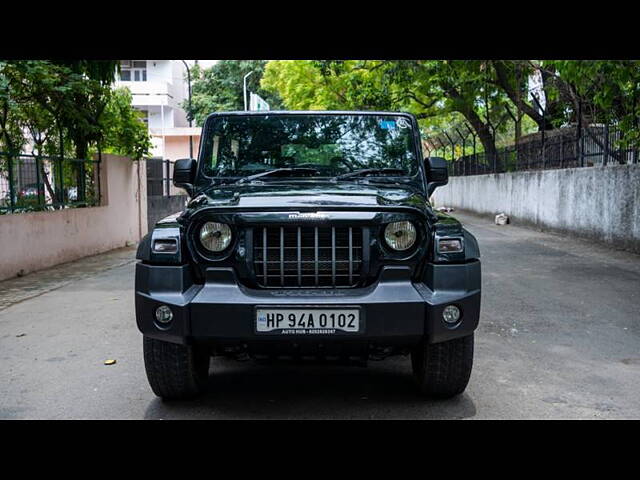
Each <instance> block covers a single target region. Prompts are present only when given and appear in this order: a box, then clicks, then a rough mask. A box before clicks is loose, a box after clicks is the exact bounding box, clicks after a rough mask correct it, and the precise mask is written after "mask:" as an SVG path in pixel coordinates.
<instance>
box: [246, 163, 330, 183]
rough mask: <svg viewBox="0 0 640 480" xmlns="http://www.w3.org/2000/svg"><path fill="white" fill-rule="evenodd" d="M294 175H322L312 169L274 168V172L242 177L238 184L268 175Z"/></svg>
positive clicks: (268, 171) (269, 171)
mask: <svg viewBox="0 0 640 480" xmlns="http://www.w3.org/2000/svg"><path fill="white" fill-rule="evenodd" d="M294 173H311V174H316V175H319V174H320V172H319V171H318V170H317V169H315V168H310V167H292V168H274V169H273V170H267V171H266V172H260V173H256V174H254V175H249V176H247V177H242V178H241V179H240V180H238V181H237V182H236V183H246V182H251V181H252V180H255V179H256V178H260V177H266V176H268V175H274V174H277V175H278V176H280V175H282V176H288V175H290V174H294Z"/></svg>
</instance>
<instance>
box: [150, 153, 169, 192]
mask: <svg viewBox="0 0 640 480" xmlns="http://www.w3.org/2000/svg"><path fill="white" fill-rule="evenodd" d="M174 163H175V162H173V161H171V160H164V159H162V158H156V157H154V158H149V159H147V196H150V197H170V196H171V193H172V192H171V180H172V175H173V164H174Z"/></svg>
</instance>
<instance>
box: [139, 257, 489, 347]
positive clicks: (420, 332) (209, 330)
mask: <svg viewBox="0 0 640 480" xmlns="http://www.w3.org/2000/svg"><path fill="white" fill-rule="evenodd" d="M189 268H190V267H189V266H188V265H183V266H159V265H149V264H144V263H142V262H139V263H138V264H137V265H136V294H135V305H136V320H137V324H138V328H139V330H140V331H141V332H142V333H143V334H144V335H146V336H149V337H153V338H157V339H160V340H165V341H169V342H174V343H182V344H186V343H191V342H207V343H210V344H213V345H219V346H229V345H257V344H260V345H264V344H271V345H274V344H281V345H282V344H290V343H292V342H296V343H298V342H302V343H305V342H307V343H308V342H313V343H316V344H317V343H323V344H331V343H342V344H345V343H350V344H359V345H367V344H368V345H376V346H402V347H411V346H414V345H416V344H418V343H419V342H420V341H422V340H423V339H425V338H426V339H427V341H428V342H430V343H438V342H443V341H447V340H451V339H454V338H457V337H462V336H466V335H469V334H470V333H472V332H473V331H474V330H475V328H476V327H477V326H478V318H479V315H480V262H479V261H478V260H475V261H472V262H469V263H464V264H446V265H436V264H431V265H429V266H428V268H427V271H426V273H425V277H424V281H423V282H419V283H416V282H412V280H411V278H410V273H411V272H410V269H409V268H408V267H402V266H386V267H384V268H383V271H382V272H381V275H380V278H379V281H378V282H377V283H375V284H374V285H372V286H370V287H367V288H358V289H338V290H323V289H317V290H266V289H264V290H252V289H248V288H246V287H244V286H243V285H241V284H240V283H239V282H238V281H237V279H236V277H235V273H234V271H233V269H231V268H209V269H208V270H207V272H206V279H205V283H204V284H203V285H202V284H193V283H192V281H191V274H190V270H189ZM450 304H455V305H457V306H458V307H459V308H460V309H461V311H462V317H461V320H460V322H459V323H458V325H456V326H455V327H450V326H448V325H447V324H445V322H444V321H443V320H442V310H443V309H444V307H445V306H447V305H450ZM160 305H168V306H169V307H170V308H171V309H172V311H173V314H174V318H173V321H172V322H171V324H170V325H169V326H168V327H167V328H163V329H161V328H159V326H158V325H157V324H156V322H155V319H154V312H155V309H156V308H157V307H158V306H160ZM354 305H357V306H359V307H360V308H361V318H362V319H363V321H364V325H365V328H364V331H363V332H362V333H358V334H349V335H339V336H338V335H335V336H333V335H332V336H322V335H311V336H305V335H302V336H296V335H288V336H282V335H278V336H273V335H271V336H270V335H260V334H256V333H255V330H254V324H255V308H256V307H257V306H284V307H294V306H318V307H323V308H327V307H338V308H339V307H340V306H354Z"/></svg>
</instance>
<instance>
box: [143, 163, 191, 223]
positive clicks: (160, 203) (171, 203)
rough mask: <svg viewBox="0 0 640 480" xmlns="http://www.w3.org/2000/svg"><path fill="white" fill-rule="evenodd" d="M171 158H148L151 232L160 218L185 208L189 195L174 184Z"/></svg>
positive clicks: (148, 215) (148, 220)
mask: <svg viewBox="0 0 640 480" xmlns="http://www.w3.org/2000/svg"><path fill="white" fill-rule="evenodd" d="M173 164H174V162H173V161H171V160H164V159H162V158H158V157H154V158H149V159H147V225H148V231H149V232H151V231H152V230H153V227H154V226H155V224H156V222H157V221H158V220H162V219H163V218H164V217H167V216H169V215H173V214H174V213H177V212H181V211H182V210H184V206H185V203H186V201H187V198H188V197H187V195H185V194H184V193H183V190H181V189H178V188H176V187H174V186H173V184H172V180H171V179H172V176H173Z"/></svg>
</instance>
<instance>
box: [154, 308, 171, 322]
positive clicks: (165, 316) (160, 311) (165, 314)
mask: <svg viewBox="0 0 640 480" xmlns="http://www.w3.org/2000/svg"><path fill="white" fill-rule="evenodd" d="M156 320H157V321H158V322H160V323H163V324H165V325H166V324H167V323H169V322H170V321H171V320H173V312H172V311H171V309H170V308H169V307H167V306H166V305H160V306H159V307H158V308H156Z"/></svg>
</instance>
